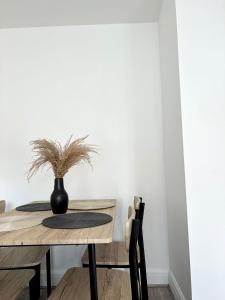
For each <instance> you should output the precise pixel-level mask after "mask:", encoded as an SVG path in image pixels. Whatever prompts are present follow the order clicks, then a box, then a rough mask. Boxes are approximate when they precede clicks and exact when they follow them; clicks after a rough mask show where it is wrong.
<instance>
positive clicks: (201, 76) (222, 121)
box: [176, 0, 225, 300]
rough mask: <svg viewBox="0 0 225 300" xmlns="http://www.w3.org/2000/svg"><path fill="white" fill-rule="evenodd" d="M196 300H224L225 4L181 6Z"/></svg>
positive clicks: (205, 0)
mask: <svg viewBox="0 0 225 300" xmlns="http://www.w3.org/2000/svg"><path fill="white" fill-rule="evenodd" d="M176 5H177V29H178V47H179V62H180V81H181V107H182V119H183V138H184V160H185V177H186V193H187V211H188V226H189V245H190V263H191V277H192V293H193V300H203V299H204V300H214V299H224V295H225V284H224V278H225V255H224V254H225V234H224V228H225V1H224V0H198V1H195V0H189V1H186V0H177V1H176Z"/></svg>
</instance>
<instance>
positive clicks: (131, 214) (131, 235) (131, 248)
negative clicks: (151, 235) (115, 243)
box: [125, 206, 140, 300]
mask: <svg viewBox="0 0 225 300" xmlns="http://www.w3.org/2000/svg"><path fill="white" fill-rule="evenodd" d="M139 230H140V220H138V219H135V210H134V208H133V207H131V206H129V209H128V220H127V222H126V229H125V245H126V249H127V251H128V252H129V265H130V282H131V292H132V300H138V299H140V296H139V291H140V288H139V282H138V264H137V243H138V235H139Z"/></svg>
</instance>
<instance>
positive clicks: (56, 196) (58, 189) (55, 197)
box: [51, 178, 69, 214]
mask: <svg viewBox="0 0 225 300" xmlns="http://www.w3.org/2000/svg"><path fill="white" fill-rule="evenodd" d="M68 202H69V199H68V194H67V192H66V191H65V189H64V184H63V178H55V185H54V191H53V192H52V194H51V207H52V212H53V213H54V214H65V213H66V211H67V209H68Z"/></svg>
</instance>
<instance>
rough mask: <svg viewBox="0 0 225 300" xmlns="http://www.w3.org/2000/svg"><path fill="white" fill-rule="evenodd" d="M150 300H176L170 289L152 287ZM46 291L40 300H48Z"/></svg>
mask: <svg viewBox="0 0 225 300" xmlns="http://www.w3.org/2000/svg"><path fill="white" fill-rule="evenodd" d="M149 293H150V294H149V299H151V300H174V297H173V296H172V294H171V291H170V289H169V288H168V287H151V288H149ZM46 299H47V297H46V290H45V289H42V290H41V298H40V300H46ZM18 300H29V291H28V290H26V291H24V293H23V294H22V295H21V296H20V297H19V298H18Z"/></svg>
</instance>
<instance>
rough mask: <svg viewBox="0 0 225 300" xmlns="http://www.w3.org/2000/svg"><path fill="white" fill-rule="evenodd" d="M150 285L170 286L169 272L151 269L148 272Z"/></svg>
mask: <svg viewBox="0 0 225 300" xmlns="http://www.w3.org/2000/svg"><path fill="white" fill-rule="evenodd" d="M147 280H148V285H165V284H168V270H160V269H150V270H147Z"/></svg>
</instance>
